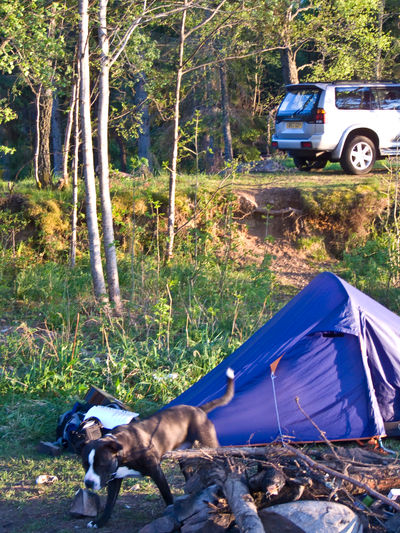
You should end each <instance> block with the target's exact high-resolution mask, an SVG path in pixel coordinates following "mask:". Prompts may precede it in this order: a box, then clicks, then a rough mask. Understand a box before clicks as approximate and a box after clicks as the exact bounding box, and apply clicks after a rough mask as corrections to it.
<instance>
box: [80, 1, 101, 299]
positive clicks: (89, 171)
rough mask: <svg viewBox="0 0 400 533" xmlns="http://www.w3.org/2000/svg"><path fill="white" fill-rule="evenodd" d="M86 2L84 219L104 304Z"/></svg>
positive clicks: (82, 23) (83, 25) (97, 290)
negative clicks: (91, 112)
mask: <svg viewBox="0 0 400 533" xmlns="http://www.w3.org/2000/svg"><path fill="white" fill-rule="evenodd" d="M88 2H89V0H79V15H80V22H79V31H80V43H79V60H80V68H81V81H80V95H81V117H82V120H81V124H82V153H83V169H84V177H85V192H86V220H87V226H88V235H89V251H90V267H91V273H92V280H93V288H94V294H95V296H96V299H97V300H99V301H102V302H107V295H106V285H105V281H104V273H103V266H102V263H101V247H100V236H99V226H98V220H97V207H96V184H95V177H94V161H93V143H92V124H91V120H90V73H89V15H88Z"/></svg>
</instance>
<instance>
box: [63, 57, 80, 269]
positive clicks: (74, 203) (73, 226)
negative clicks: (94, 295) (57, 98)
mask: <svg viewBox="0 0 400 533" xmlns="http://www.w3.org/2000/svg"><path fill="white" fill-rule="evenodd" d="M76 68H77V73H76V80H75V83H74V86H73V90H72V94H73V96H75V98H73V99H72V105H71V108H72V109H73V110H74V115H72V113H71V109H70V112H69V117H71V128H70V129H71V130H72V122H73V121H72V118H73V117H74V126H75V131H74V141H75V146H74V159H73V174H72V176H73V177H72V216H71V261H70V264H71V267H72V268H74V267H75V264H76V244H77V233H78V172H79V144H80V135H79V105H78V102H77V99H76V97H77V95H78V94H79V78H80V68H79V61H78V63H77V67H76ZM70 135H71V132H69V136H70ZM68 146H69V139H68ZM64 149H65V145H64ZM68 151H69V148H68ZM63 163H64V165H65V166H64V169H63V181H64V183H65V184H67V183H68V167H67V165H68V152H67V156H66V158H65V154H64V161H63ZM65 180H66V181H65Z"/></svg>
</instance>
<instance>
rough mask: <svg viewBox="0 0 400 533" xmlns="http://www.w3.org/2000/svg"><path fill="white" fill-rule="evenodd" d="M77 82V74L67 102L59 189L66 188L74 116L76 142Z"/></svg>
mask: <svg viewBox="0 0 400 533" xmlns="http://www.w3.org/2000/svg"><path fill="white" fill-rule="evenodd" d="M77 70H79V65H78V66H77ZM78 82H79V75H78V74H77V77H76V79H75V81H74V83H73V85H72V91H71V99H70V102H69V111H68V117H67V125H66V127H65V135H64V147H63V154H62V180H61V184H60V187H64V186H65V187H66V186H67V185H68V182H69V173H68V156H69V150H70V143H71V133H72V125H73V122H74V115H75V142H76V109H77V108H78V109H79V106H78V95H79V90H78ZM78 121H79V115H78ZM78 138H79V136H78Z"/></svg>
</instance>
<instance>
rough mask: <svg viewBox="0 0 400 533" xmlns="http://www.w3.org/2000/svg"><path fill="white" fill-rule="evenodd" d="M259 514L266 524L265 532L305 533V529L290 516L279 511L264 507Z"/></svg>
mask: <svg viewBox="0 0 400 533" xmlns="http://www.w3.org/2000/svg"><path fill="white" fill-rule="evenodd" d="M258 516H259V517H260V519H261V522H262V525H263V526H264V529H265V533H304V529H301V527H298V526H296V524H294V523H293V522H292V521H291V520H289V518H286V516H282V515H280V514H278V513H274V512H272V511H269V509H268V508H267V509H262V510H261V511H260V512H259V513H258Z"/></svg>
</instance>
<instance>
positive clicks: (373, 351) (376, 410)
mask: <svg viewBox="0 0 400 533" xmlns="http://www.w3.org/2000/svg"><path fill="white" fill-rule="evenodd" d="M228 367H231V368H233V370H234V371H235V375H236V378H235V387H236V392H235V397H234V399H233V400H232V402H231V403H230V404H229V405H227V406H225V407H220V408H218V409H216V410H215V411H213V412H212V413H210V415H209V416H210V419H211V420H212V421H213V422H214V424H215V426H216V429H217V433H218V437H219V440H220V443H221V445H241V444H261V443H267V442H271V441H273V440H275V439H276V438H279V437H280V435H285V436H289V437H290V438H291V439H292V440H294V441H300V442H306V441H320V440H322V439H321V434H320V432H319V431H318V430H317V429H316V428H315V427H314V426H313V425H312V423H311V422H310V420H309V419H307V416H305V414H307V415H308V417H310V418H311V419H312V420H313V421H314V423H315V424H316V425H317V426H318V428H319V429H320V430H321V431H324V432H325V434H326V437H327V438H328V439H330V440H342V439H360V438H367V437H372V436H384V435H386V432H385V425H386V423H388V422H393V421H397V420H400V317H399V316H397V315H395V314H394V313H392V312H391V311H389V310H388V309H386V308H385V307H383V306H382V305H381V304H379V303H378V302H376V301H375V300H373V299H372V298H370V297H369V296H366V295H365V294H364V293H362V292H360V291H359V290H358V289H356V288H354V287H353V286H351V285H349V284H348V283H346V282H345V281H344V280H342V279H341V278H339V277H337V276H335V275H334V274H332V273H330V272H325V273H322V274H320V275H318V276H317V277H316V278H315V279H314V280H313V281H312V282H311V283H310V284H309V285H308V286H307V287H305V288H304V289H303V290H302V291H301V292H300V293H299V294H297V296H295V298H293V299H292V300H291V301H290V302H289V303H288V304H287V305H286V306H285V307H283V308H282V309H281V310H280V311H279V312H278V313H277V314H276V315H275V316H274V317H273V318H272V319H271V320H269V321H268V322H267V323H266V324H265V325H264V326H263V327H262V328H261V329H259V330H258V331H257V332H256V333H255V334H254V335H252V337H250V338H249V339H248V340H247V341H246V342H245V343H244V344H243V345H242V346H241V347H240V348H238V349H237V350H236V351H235V352H234V353H232V354H231V355H230V356H228V357H227V358H226V359H225V360H224V361H223V362H222V363H221V364H220V365H218V366H217V367H216V368H214V370H212V371H211V372H210V373H208V374H207V375H206V376H204V377H203V378H202V379H201V380H199V381H198V382H197V383H195V384H194V385H193V386H192V387H191V388H189V389H188V390H187V391H186V392H184V393H183V394H181V395H180V396H179V397H178V398H176V399H175V400H174V401H173V402H171V403H170V404H169V405H175V404H189V405H201V404H202V403H204V402H208V401H210V400H212V399H214V398H216V397H218V396H220V395H222V394H223V392H224V390H225V383H226V377H225V372H226V369H227V368H228ZM296 398H298V402H296ZM299 406H300V407H301V409H302V410H303V412H302V411H301V409H300V407H299ZM386 427H387V425H386Z"/></svg>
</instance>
